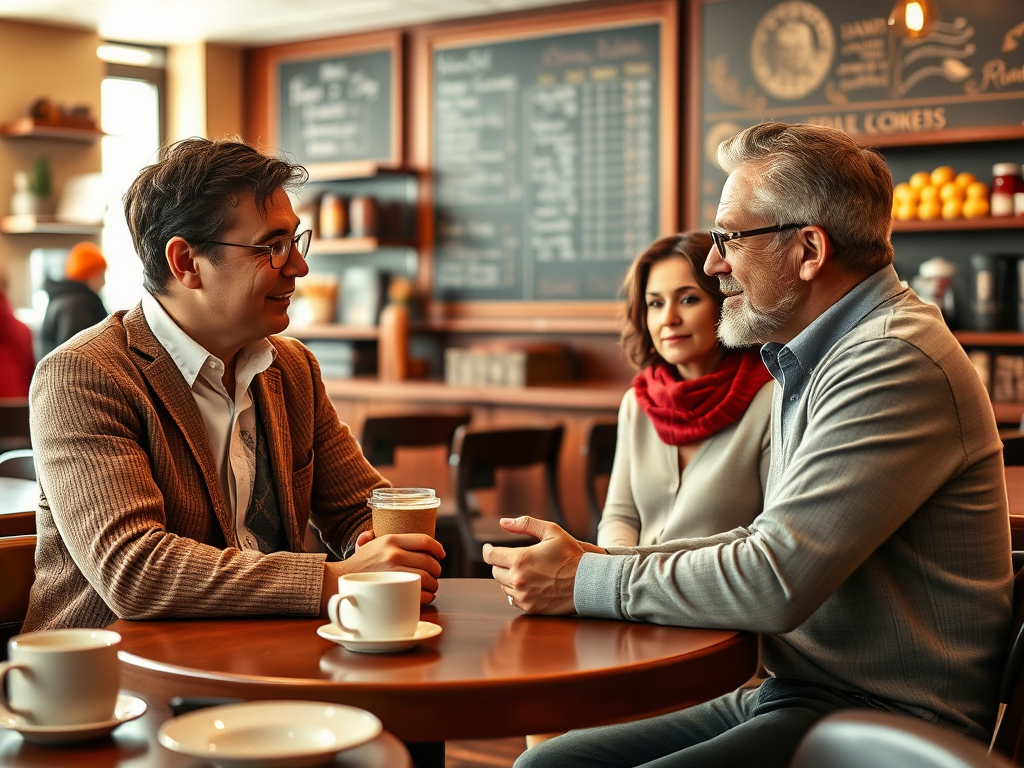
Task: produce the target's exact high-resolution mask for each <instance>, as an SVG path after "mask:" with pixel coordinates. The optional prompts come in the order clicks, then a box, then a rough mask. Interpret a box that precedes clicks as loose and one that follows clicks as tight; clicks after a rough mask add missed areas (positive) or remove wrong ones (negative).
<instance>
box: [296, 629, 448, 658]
mask: <svg viewBox="0 0 1024 768" xmlns="http://www.w3.org/2000/svg"><path fill="white" fill-rule="evenodd" d="M316 633H317V634H318V635H320V637H322V638H323V639H324V640H330V641H331V642H332V643H338V644H339V645H341V646H342V647H343V648H348V650H350V651H355V652H356V653H393V652H395V651H404V650H407V649H409V648H412V647H413V646H414V645H416V643H418V642H420V641H421V640H426V639H427V638H428V637H434V636H435V635H440V634H441V627H440V626H439V625H437V624H431V623H430V622H429V621H421V622H419V623H418V624H417V625H416V633H415V634H413V635H410V636H409V637H396V638H392V639H391V640H360V639H359V638H357V637H354V636H352V635H350V634H349V633H348V632H342V631H341V630H340V629H338V628H337V627H336V626H335V625H334V624H324V625H323V626H322V627H317V630H316Z"/></svg>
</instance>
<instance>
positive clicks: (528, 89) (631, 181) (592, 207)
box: [433, 24, 659, 301]
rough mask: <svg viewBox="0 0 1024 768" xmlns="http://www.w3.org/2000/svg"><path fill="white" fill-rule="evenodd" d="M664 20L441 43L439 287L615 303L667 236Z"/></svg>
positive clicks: (491, 296) (494, 296)
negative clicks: (662, 202) (662, 136)
mask: <svg viewBox="0 0 1024 768" xmlns="http://www.w3.org/2000/svg"><path fill="white" fill-rule="evenodd" d="M658 40H659V27H658V25H657V24H650V25H644V26H638V27H630V28H619V29H610V30H601V31H599V32H583V33H577V34H565V35H558V36H552V37H545V38H535V39H529V40H516V41H514V42H506V43H497V44H491V45H482V46H473V47H467V48H454V49H444V50H439V51H437V52H436V53H435V60H434V65H435V72H434V93H433V99H434V102H433V103H434V126H433V127H434V131H433V135H434V157H433V160H434V168H435V174H436V185H435V216H436V227H435V237H436V242H435V258H436V268H435V294H436V296H437V298H439V299H441V300H446V301H450V300H467V299H468V300H555V301H557V300H574V299H575V300H588V299H590V300H602V301H608V300H613V299H615V297H616V294H617V291H618V288H619V286H620V284H621V281H622V277H623V275H624V273H625V270H626V268H627V267H628V265H629V263H630V262H631V260H632V259H633V257H634V256H635V255H636V254H637V253H638V252H639V251H640V250H641V249H642V248H644V247H645V246H646V245H647V244H648V243H649V242H651V240H653V239H654V238H655V237H656V235H657V233H658V163H657V155H658V152H657V147H658V142H659V136H658V125H659V120H658V107H659V105H658V99H657V96H656V94H657V93H658V89H659V83H658V71H659V70H658Z"/></svg>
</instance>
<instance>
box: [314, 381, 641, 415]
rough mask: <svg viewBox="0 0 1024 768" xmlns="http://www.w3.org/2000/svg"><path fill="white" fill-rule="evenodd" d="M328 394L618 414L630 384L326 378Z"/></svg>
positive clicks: (338, 396)
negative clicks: (489, 384)
mask: <svg viewBox="0 0 1024 768" xmlns="http://www.w3.org/2000/svg"><path fill="white" fill-rule="evenodd" d="M324 386H325V387H326V389H327V395H328V397H331V398H336V399H340V400H397V401H400V402H405V403H440V404H457V405H462V406H465V405H471V404H474V403H477V404H481V405H518V406H532V407H540V408H557V409H578V410H605V411H617V410H618V407H619V405H620V403H621V402H622V396H623V395H624V394H625V392H626V390H627V389H629V383H628V382H625V383H617V382H607V381H599V382H597V381H592V382H587V381H567V382H565V383H564V384H558V385H547V386H543V387H450V386H448V385H447V384H445V383H444V382H443V381H425V380H411V381H381V380H379V379H376V378H367V377H356V378H351V379H325V380H324Z"/></svg>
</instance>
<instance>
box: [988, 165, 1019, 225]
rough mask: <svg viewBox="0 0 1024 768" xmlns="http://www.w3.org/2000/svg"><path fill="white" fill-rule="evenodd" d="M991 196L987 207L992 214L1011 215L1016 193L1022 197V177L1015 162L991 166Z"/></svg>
mask: <svg viewBox="0 0 1024 768" xmlns="http://www.w3.org/2000/svg"><path fill="white" fill-rule="evenodd" d="M992 176H993V179H992V196H991V198H990V202H989V209H990V211H991V215H992V216H1013V215H1014V206H1015V201H1016V199H1017V195H1018V194H1020V195H1021V196H1022V197H1024V179H1021V167H1020V166H1019V165H1017V164H1016V163H996V164H995V165H994V166H992Z"/></svg>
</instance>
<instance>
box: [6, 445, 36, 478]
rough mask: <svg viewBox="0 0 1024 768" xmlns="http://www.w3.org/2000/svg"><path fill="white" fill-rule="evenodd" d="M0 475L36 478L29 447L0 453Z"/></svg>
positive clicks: (34, 465)
mask: <svg viewBox="0 0 1024 768" xmlns="http://www.w3.org/2000/svg"><path fill="white" fill-rule="evenodd" d="M0 477H17V478H20V479H22V480H35V479H36V464H35V458H34V456H33V453H32V449H31V448H16V449H14V450H13V451H4V452H3V453H0Z"/></svg>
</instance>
